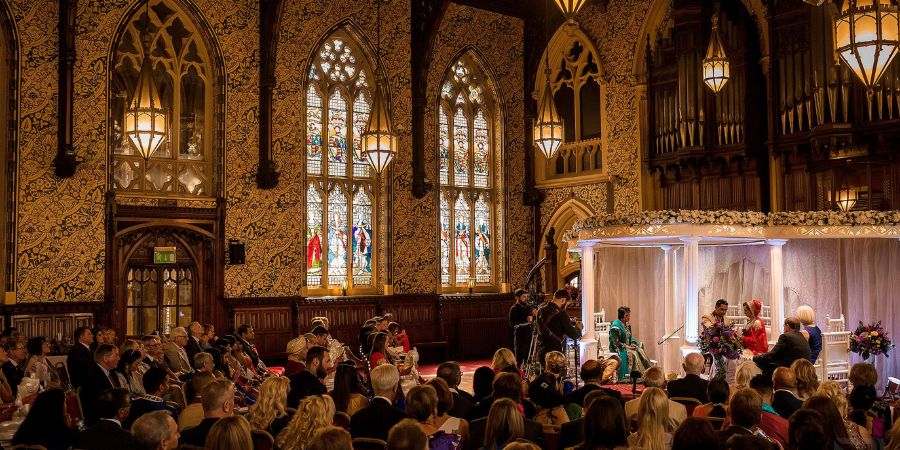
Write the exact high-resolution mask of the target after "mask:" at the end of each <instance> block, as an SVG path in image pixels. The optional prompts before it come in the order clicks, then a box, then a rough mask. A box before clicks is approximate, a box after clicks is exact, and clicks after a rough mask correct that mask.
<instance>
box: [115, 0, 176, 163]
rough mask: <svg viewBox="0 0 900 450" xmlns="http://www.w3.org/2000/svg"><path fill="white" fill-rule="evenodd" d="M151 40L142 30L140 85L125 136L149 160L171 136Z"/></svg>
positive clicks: (131, 105) (134, 96) (136, 86)
mask: <svg viewBox="0 0 900 450" xmlns="http://www.w3.org/2000/svg"><path fill="white" fill-rule="evenodd" d="M149 20H150V1H149V0H148V1H147V21H149ZM149 38H150V37H149V36H148V35H147V30H146V27H145V29H144V30H142V40H143V41H144V59H143V60H142V61H141V72H140V75H139V76H138V82H137V85H135V88H134V92H132V94H131V103H130V104H129V106H128V109H127V110H126V111H125V124H124V125H125V126H124V130H125V135H126V136H128V139H129V140H130V141H131V143H132V144H134V147H135V148H136V149H137V151H138V153H139V154H140V155H141V156H142V157H143V158H144V159H145V160H146V159H150V156H152V155H153V153H154V152H156V150H157V149H159V146H160V145H162V143H163V142H165V140H166V135H167V134H168V130H169V127H168V125H169V124H168V115H169V114H168V111H167V109H166V108H165V107H164V106H163V104H162V98H160V96H159V91H158V90H157V88H156V82H155V81H154V79H153V62H152V61H150V56H149V54H150V50H149Z"/></svg>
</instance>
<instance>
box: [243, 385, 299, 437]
mask: <svg viewBox="0 0 900 450" xmlns="http://www.w3.org/2000/svg"><path fill="white" fill-rule="evenodd" d="M290 384H291V382H290V380H288V379H287V378H286V377H279V376H272V377H269V378H266V380H265V381H263V382H262V384H261V385H260V386H259V397H257V398H256V403H254V404H253V406H251V407H250V410H249V411H248V412H247V420H249V421H250V425H251V426H252V427H253V429H254V430H260V431H266V432H268V433H269V434H271V435H272V436H278V433H280V432H281V430H283V429H284V427H285V426H287V424H288V422H290V421H291V415H290V414H289V413H288V408H287V396H288V387H289V386H290Z"/></svg>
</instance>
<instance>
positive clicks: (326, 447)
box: [254, 426, 354, 450]
mask: <svg viewBox="0 0 900 450" xmlns="http://www.w3.org/2000/svg"><path fill="white" fill-rule="evenodd" d="M254 450H260V449H259V447H257V448H255V449H254ZM306 450H354V448H353V438H352V437H350V433H348V432H347V430H344V429H342V428H338V427H333V426H332V427H325V428H323V429H322V430H319V432H318V433H316V435H315V436H313V439H312V441H310V443H309V444H308V445H307V446H306Z"/></svg>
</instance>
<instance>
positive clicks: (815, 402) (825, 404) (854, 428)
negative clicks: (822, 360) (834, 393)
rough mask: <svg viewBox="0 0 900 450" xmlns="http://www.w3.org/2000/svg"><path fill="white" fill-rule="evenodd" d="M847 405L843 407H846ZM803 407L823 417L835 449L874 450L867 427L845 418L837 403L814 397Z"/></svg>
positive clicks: (822, 397)
mask: <svg viewBox="0 0 900 450" xmlns="http://www.w3.org/2000/svg"><path fill="white" fill-rule="evenodd" d="M845 405H846V404H844V405H842V406H845ZM803 407H804V408H807V409H811V410H814V411H817V412H818V413H819V414H821V415H822V418H823V422H822V424H823V425H824V429H825V433H826V434H828V437H829V440H830V441H832V442H834V444H835V447H836V448H839V449H843V450H874V449H875V448H876V447H875V441H874V440H872V436H871V435H870V434H869V432H868V430H866V429H865V427H861V426H859V425H858V424H855V423H853V422H851V421H849V420H847V419H846V418H844V417H843V415H842V414H841V412H840V411H839V409H838V407H837V406H835V402H833V401H832V399H831V398H828V397H826V396H824V395H814V396H812V397H810V398H809V400H807V401H806V402H804V403H803Z"/></svg>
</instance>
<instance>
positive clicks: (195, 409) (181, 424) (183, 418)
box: [178, 403, 203, 431]
mask: <svg viewBox="0 0 900 450" xmlns="http://www.w3.org/2000/svg"><path fill="white" fill-rule="evenodd" d="M202 421H203V404H201V403H191V404H190V405H187V406H186V407H185V408H184V409H183V410H182V411H181V414H179V415H178V429H179V430H180V431H184V429H185V428H190V427H195V426H197V425H200V422H202Z"/></svg>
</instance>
